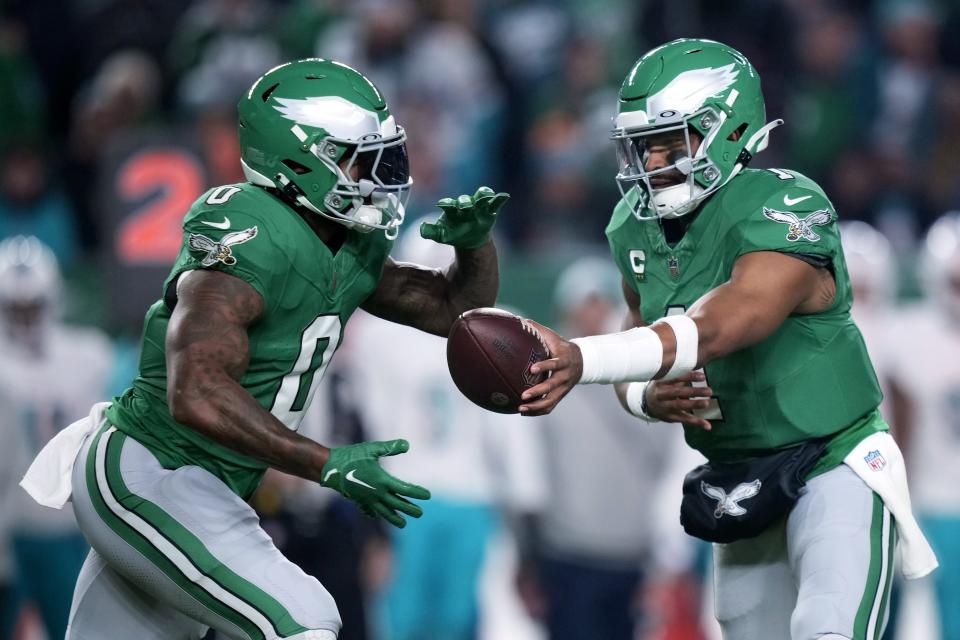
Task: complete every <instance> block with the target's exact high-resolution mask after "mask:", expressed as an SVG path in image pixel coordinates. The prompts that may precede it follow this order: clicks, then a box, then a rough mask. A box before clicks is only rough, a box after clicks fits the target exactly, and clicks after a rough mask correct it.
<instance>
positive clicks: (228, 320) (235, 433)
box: [166, 271, 330, 481]
mask: <svg viewBox="0 0 960 640" xmlns="http://www.w3.org/2000/svg"><path fill="white" fill-rule="evenodd" d="M177 293H178V301H177V306H176V307H175V308H174V310H173V315H172V316H171V318H170V325H169V327H168V329H167V338H166V357H167V371H168V372H169V383H168V384H169V386H168V391H167V402H168V405H169V407H170V413H171V414H172V416H173V418H174V419H175V420H176V421H177V422H179V423H181V424H183V425H186V426H188V427H190V428H191V429H194V430H196V431H197V432H199V433H201V434H203V435H204V436H206V437H208V438H210V439H211V440H213V441H215V442H217V443H219V444H221V445H223V446H225V447H227V448H229V449H231V450H233V451H236V452H238V453H241V454H243V455H246V456H250V457H251V458H254V459H256V460H260V461H261V462H263V463H265V464H267V465H269V466H271V467H273V468H275V469H278V470H280V471H283V472H285V473H289V474H292V475H295V476H299V477H302V478H306V479H308V480H314V481H319V480H320V479H321V477H320V476H321V470H322V469H323V466H324V465H325V464H326V462H327V460H328V458H329V455H330V450H329V449H328V448H327V447H324V446H322V445H320V444H318V443H316V442H314V441H313V440H310V439H309V438H305V437H303V436H301V435H298V434H297V433H296V432H294V431H291V430H290V429H288V428H287V427H286V426H284V424H283V423H282V422H280V421H279V420H277V418H275V417H274V416H273V415H271V414H270V413H269V412H268V411H267V410H266V409H264V408H263V407H262V406H260V404H259V403H257V401H256V400H255V399H254V398H253V396H252V395H250V393H249V392H248V391H246V390H245V389H244V388H243V387H242V386H241V385H240V382H239V381H240V378H241V377H242V376H243V374H244V371H245V370H246V368H247V363H248V358H249V343H248V339H247V327H249V326H250V325H251V324H253V323H255V322H256V321H257V319H258V318H259V317H260V315H261V314H262V313H263V312H264V302H263V298H262V297H261V296H260V294H259V293H257V291H256V290H255V289H254V288H253V287H252V286H250V285H249V284H247V283H246V282H244V281H243V280H241V279H239V278H236V277H234V276H231V275H227V274H225V273H221V272H218V271H195V272H191V274H190V277H189V278H187V279H185V280H184V281H183V282H182V284H181V285H180V287H179V289H178V292H177Z"/></svg>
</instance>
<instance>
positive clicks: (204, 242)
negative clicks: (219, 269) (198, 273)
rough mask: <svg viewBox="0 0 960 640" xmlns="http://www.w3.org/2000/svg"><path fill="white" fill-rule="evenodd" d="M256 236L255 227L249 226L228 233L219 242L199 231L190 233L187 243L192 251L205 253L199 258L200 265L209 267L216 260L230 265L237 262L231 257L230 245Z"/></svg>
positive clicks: (247, 240) (241, 242)
mask: <svg viewBox="0 0 960 640" xmlns="http://www.w3.org/2000/svg"><path fill="white" fill-rule="evenodd" d="M256 237H257V228H256V227H250V228H249V229H244V230H243V231H234V232H233V233H228V234H227V235H225V236H223V238H221V239H220V241H219V242H217V241H216V240H212V239H210V238H208V237H207V236H204V235H200V234H199V233H191V234H190V239H189V240H188V241H187V244H188V246H189V247H190V249H191V250H192V251H199V252H201V253H206V255H205V256H203V258H202V259H201V260H200V265H201V266H204V267H209V266H211V265H212V264H214V263H216V262H222V263H223V264H225V265H227V266H231V265H235V264H237V259H236V258H234V257H233V250H232V249H231V248H230V247H232V246H234V245H238V244H243V243H244V242H249V241H250V240H253V239H254V238H256Z"/></svg>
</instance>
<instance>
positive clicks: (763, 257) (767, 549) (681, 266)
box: [521, 40, 936, 640]
mask: <svg viewBox="0 0 960 640" xmlns="http://www.w3.org/2000/svg"><path fill="white" fill-rule="evenodd" d="M780 123H781V121H779V120H775V121H773V122H767V120H766V113H765V107H764V99H763V94H762V92H761V90H760V79H759V77H758V74H757V72H756V70H755V69H754V68H753V66H752V65H751V64H750V63H749V61H747V59H746V58H744V56H743V55H741V54H740V53H739V52H737V51H735V50H734V49H732V48H730V47H728V46H726V45H723V44H720V43H717V42H712V41H707V40H677V41H674V42H670V43H668V44H665V45H663V46H661V47H658V48H656V49H654V50H652V51H650V52H649V53H647V54H646V55H645V56H643V57H642V58H641V59H640V60H639V61H638V62H637V63H636V64H635V66H634V67H633V68H632V69H631V71H630V73H629V75H628V76H627V78H626V80H625V81H624V83H623V86H622V88H621V90H620V103H619V111H618V115H617V116H616V119H615V125H614V133H613V138H614V141H615V143H616V147H617V152H618V156H619V161H620V164H619V166H620V171H619V174H618V175H617V182H618V184H619V185H620V187H621V192H622V194H623V197H622V199H621V200H620V202H619V204H618V205H617V207H616V209H615V210H614V212H613V216H612V219H611V221H610V224H609V226H608V227H607V237H608V240H609V244H610V247H611V251H612V253H613V257H614V260H615V261H616V263H617V265H618V266H619V268H620V272H621V274H622V276H623V290H624V295H625V297H626V301H627V303H628V307H629V312H628V316H627V319H626V327H625V329H626V330H625V331H623V332H621V333H618V334H611V335H605V336H594V337H587V338H582V339H576V340H572V341H566V340H564V339H562V338H561V337H560V336H558V335H557V334H555V333H554V332H552V331H550V330H549V329H547V328H545V327H544V328H542V332H543V334H544V337H545V339H546V341H547V344H548V346H549V347H550V349H551V353H552V359H550V360H547V361H544V362H541V363H538V364H535V365H533V367H532V369H533V370H534V371H550V372H552V374H551V377H550V378H548V379H547V380H546V381H545V382H543V383H542V384H540V385H537V386H536V387H534V388H532V389H530V390H528V391H527V392H526V393H525V394H524V397H525V402H526V404H525V405H524V406H522V407H521V411H522V412H524V413H526V414H527V415H541V414H544V413H547V412H549V411H550V410H552V409H553V407H554V406H556V404H557V403H558V402H560V400H561V399H562V398H563V396H564V395H565V394H566V393H567V391H569V389H570V388H571V387H572V386H573V385H574V384H578V383H598V382H599V383H613V384H616V385H617V395H618V397H619V399H620V401H621V402H622V403H623V405H624V407H625V408H626V410H628V411H630V412H632V413H634V414H635V415H637V416H639V417H642V418H645V419H648V420H664V421H675V422H681V423H683V425H684V431H685V436H686V440H687V442H688V443H689V444H690V446H692V447H694V448H696V449H698V450H699V451H701V452H702V453H703V454H704V455H705V456H706V457H707V459H708V460H709V463H708V464H707V465H705V466H703V467H700V468H698V469H696V470H694V471H693V472H691V474H689V475H688V477H687V481H686V482H685V483H684V499H683V507H682V509H681V520H682V522H683V523H684V527H685V528H686V530H687V531H688V532H691V533H693V534H694V535H698V536H700V537H702V538H705V539H708V540H712V541H715V542H717V544H716V546H715V561H716V573H715V575H716V592H717V597H716V615H717V618H718V619H719V621H720V624H721V626H722V628H723V632H724V637H725V638H727V639H728V640H759V639H761V638H763V639H769V638H778V639H781V638H783V639H786V638H791V639H792V640H813V639H814V638H820V639H822V638H831V639H853V638H856V639H858V640H864V639H867V638H869V639H871V640H872V639H873V638H878V637H879V636H880V634H881V633H882V631H883V627H884V625H885V621H886V616H887V601H888V595H889V589H890V576H891V570H892V555H893V550H894V546H895V542H896V540H897V538H898V537H902V539H903V544H902V551H903V552H904V553H903V560H904V571H905V573H907V574H908V575H909V576H912V577H918V576H919V575H923V574H925V573H927V572H929V571H931V570H932V569H933V567H935V566H936V561H935V559H934V558H933V557H932V554H930V552H929V547H928V546H927V545H926V542H925V540H924V539H923V536H922V534H920V532H919V530H918V529H917V528H916V524H915V521H914V519H913V516H912V515H911V513H910V509H909V500H908V497H907V490H906V481H905V478H904V477H903V475H902V466H900V465H901V463H902V457H901V456H900V453H899V450H898V449H897V447H896V444H895V443H893V441H892V439H891V438H890V437H889V435H888V434H887V433H886V431H887V425H886V423H885V422H884V421H883V418H882V417H881V416H880V415H879V413H878V412H877V405H878V404H879V402H880V399H881V394H880V389H879V386H878V384H877V379H876V375H875V374H874V371H873V367H872V366H871V363H870V360H869V358H868V357H867V352H866V349H865V347H864V343H863V339H862V338H861V335H860V332H859V331H858V329H857V327H856V325H855V324H854V323H853V322H852V320H851V319H850V313H849V311H850V304H851V292H850V282H849V278H848V276H847V269H846V265H845V263H844V257H843V253H842V250H841V248H840V239H839V235H838V231H837V224H836V213H835V212H834V209H833V205H832V204H831V203H830V201H829V199H828V198H827V197H826V195H825V194H824V193H823V191H822V190H821V189H820V187H819V186H818V185H817V184H815V183H814V182H813V181H812V180H810V179H808V178H806V177H804V176H802V175H800V174H798V173H796V172H794V171H784V170H779V169H770V170H760V169H749V168H747V167H748V164H749V162H750V160H751V159H752V158H753V156H754V155H755V154H756V153H758V152H759V151H762V150H763V149H764V148H765V147H766V146H767V140H768V136H769V132H770V130H771V129H772V128H774V127H775V126H777V125H778V124H780ZM651 381H653V382H651ZM894 470H896V472H895V471H894ZM894 476H896V477H894ZM805 481H806V484H805ZM891 514H892V515H891ZM894 523H896V530H895V528H894ZM908 543H909V544H908Z"/></svg>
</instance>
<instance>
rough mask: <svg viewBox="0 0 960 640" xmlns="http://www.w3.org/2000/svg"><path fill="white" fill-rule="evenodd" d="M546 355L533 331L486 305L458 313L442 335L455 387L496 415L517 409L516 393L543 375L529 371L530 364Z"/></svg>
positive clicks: (536, 382)
mask: <svg viewBox="0 0 960 640" xmlns="http://www.w3.org/2000/svg"><path fill="white" fill-rule="evenodd" d="M548 357H550V356H549V350H548V349H547V347H546V345H545V344H544V342H543V340H542V339H541V337H540V334H539V333H538V332H537V330H536V329H534V328H533V327H532V326H530V325H529V324H528V323H526V322H524V320H523V319H522V318H520V317H518V316H515V315H513V314H512V313H508V312H507V311H503V310H501V309H494V308H491V307H486V308H481V309H473V310H471V311H467V312H466V313H464V314H462V315H461V316H460V317H459V318H457V319H456V321H455V322H454V323H453V327H452V328H451V329H450V336H449V337H448V338H447V366H448V367H449V368H450V376H451V377H452V378H453V381H454V383H455V384H456V385H457V388H458V389H460V391H461V392H462V393H463V395H465V396H467V397H468V398H469V399H470V400H471V401H473V403H474V404H477V405H479V406H481V407H483V408H484V409H488V410H489V411H496V412H497V413H517V411H518V407H519V406H520V404H521V402H520V394H521V393H523V392H524V390H526V389H529V388H530V387H532V386H534V385H536V384H539V383H540V382H542V381H543V379H544V378H545V377H546V374H543V373H542V374H539V375H534V374H532V373H530V365H532V364H533V363H534V362H538V361H540V360H543V359H545V358H548Z"/></svg>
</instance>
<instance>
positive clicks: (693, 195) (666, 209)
mask: <svg viewBox="0 0 960 640" xmlns="http://www.w3.org/2000/svg"><path fill="white" fill-rule="evenodd" d="M678 164H679V163H678ZM703 192H704V188H703V187H701V186H700V185H698V184H696V183H692V184H691V181H688V182H683V183H680V184H676V185H673V186H671V187H664V188H662V189H654V190H653V192H652V193H651V196H650V208H651V209H653V210H654V212H656V214H657V217H658V218H668V219H669V218H679V217H680V216H682V215H685V214H687V213H690V212H691V211H692V210H693V209H694V208H695V207H696V206H697V204H698V203H699V202H700V198H699V196H700V195H702V194H703Z"/></svg>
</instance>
